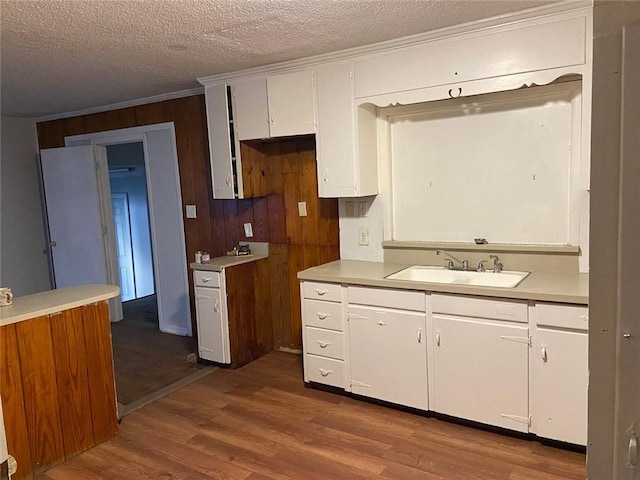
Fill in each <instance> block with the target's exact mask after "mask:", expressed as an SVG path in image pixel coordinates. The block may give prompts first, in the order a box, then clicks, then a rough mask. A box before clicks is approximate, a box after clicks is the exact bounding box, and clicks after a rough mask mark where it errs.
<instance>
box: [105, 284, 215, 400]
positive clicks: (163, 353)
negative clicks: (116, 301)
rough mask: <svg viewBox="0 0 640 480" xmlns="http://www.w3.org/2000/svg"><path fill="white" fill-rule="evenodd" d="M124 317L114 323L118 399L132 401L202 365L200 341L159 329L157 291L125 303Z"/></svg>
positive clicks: (199, 368)
mask: <svg viewBox="0 0 640 480" xmlns="http://www.w3.org/2000/svg"><path fill="white" fill-rule="evenodd" d="M122 307H123V312H124V319H123V320H121V321H120V322H117V323H112V324H111V336H112V342H113V360H114V367H115V377H116V393H117V396H118V403H120V404H122V405H125V406H126V405H129V404H132V403H133V402H136V401H139V400H140V399H143V398H145V397H147V396H149V395H151V394H153V393H154V392H156V391H158V390H160V389H162V388H163V387H166V386H168V385H171V384H172V383H174V382H177V381H179V380H182V379H184V378H186V377H189V376H191V375H193V374H194V373H197V372H198V371H199V370H201V369H202V368H203V366H202V365H199V364H197V363H196V354H195V352H196V349H197V342H196V339H195V338H193V337H181V336H178V335H171V334H168V333H162V332H160V330H158V306H157V299H156V296H155V295H149V296H147V297H143V298H139V299H136V300H130V301H128V302H124V303H123V304H122Z"/></svg>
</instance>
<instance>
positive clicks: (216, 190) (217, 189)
mask: <svg viewBox="0 0 640 480" xmlns="http://www.w3.org/2000/svg"><path fill="white" fill-rule="evenodd" d="M204 96H205V102H206V107H207V126H208V131H209V153H210V157H211V158H210V160H211V179H212V183H213V198H226V199H231V198H234V197H235V191H234V168H233V163H234V161H235V158H234V156H233V155H232V148H231V136H230V134H229V109H228V103H227V86H226V85H224V84H222V85H207V86H206V87H205V89H204Z"/></svg>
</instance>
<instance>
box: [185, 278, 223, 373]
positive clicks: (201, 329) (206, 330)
mask: <svg viewBox="0 0 640 480" xmlns="http://www.w3.org/2000/svg"><path fill="white" fill-rule="evenodd" d="M193 275H194V284H195V297H196V322H197V325H198V354H199V356H200V358H203V359H205V360H209V361H212V362H219V363H230V362H231V354H230V348H229V321H228V314H227V302H226V292H225V281H224V274H223V273H219V272H208V271H198V270H196V271H194V272H193Z"/></svg>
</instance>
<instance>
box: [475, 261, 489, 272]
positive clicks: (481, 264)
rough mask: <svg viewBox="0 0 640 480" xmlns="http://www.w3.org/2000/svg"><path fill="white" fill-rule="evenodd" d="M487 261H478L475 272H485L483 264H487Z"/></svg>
mask: <svg viewBox="0 0 640 480" xmlns="http://www.w3.org/2000/svg"><path fill="white" fill-rule="evenodd" d="M488 261H489V260H480V261H479V262H478V268H476V270H477V271H478V272H484V271H486V270H487V269H486V268H485V267H484V264H485V262H488Z"/></svg>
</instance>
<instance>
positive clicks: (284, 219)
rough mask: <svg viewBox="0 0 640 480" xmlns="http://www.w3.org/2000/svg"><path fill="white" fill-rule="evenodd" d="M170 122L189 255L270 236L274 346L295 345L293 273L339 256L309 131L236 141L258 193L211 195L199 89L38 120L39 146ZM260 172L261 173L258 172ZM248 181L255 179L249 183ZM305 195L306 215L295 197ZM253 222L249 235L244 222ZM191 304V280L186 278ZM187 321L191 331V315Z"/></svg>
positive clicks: (333, 214) (332, 206)
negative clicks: (191, 213) (192, 209)
mask: <svg viewBox="0 0 640 480" xmlns="http://www.w3.org/2000/svg"><path fill="white" fill-rule="evenodd" d="M163 122H174V126H175V132H176V146H177V152H178V166H179V173H180V186H181V189H182V203H183V207H184V205H187V204H190V205H196V208H197V212H198V218H195V219H188V218H185V220H184V222H185V224H184V225H185V239H186V247H187V258H186V259H185V261H186V262H187V264H188V263H190V262H192V261H193V256H194V253H195V251H196V250H206V251H208V252H209V253H211V255H212V256H220V255H224V254H225V253H226V251H228V250H230V249H231V248H232V247H233V245H235V244H236V243H237V242H239V241H245V240H251V241H256V242H269V243H270V256H269V264H270V268H269V273H268V275H266V277H267V278H264V279H260V280H262V281H264V282H270V285H271V289H270V290H271V296H272V305H271V310H272V313H273V322H274V343H275V346H276V348H279V347H286V348H300V347H301V320H300V294H299V288H298V280H297V278H296V274H297V272H298V271H299V270H302V269H304V268H308V267H311V266H314V265H319V264H321V263H325V262H328V261H331V260H336V259H338V258H339V256H340V251H339V250H340V249H339V231H338V205H337V201H336V200H333V199H319V198H318V196H317V190H318V189H317V177H316V161H315V147H314V143H315V142H314V141H313V137H311V138H309V137H301V138H290V139H283V140H281V141H277V142H264V143H261V142H252V143H251V144H247V145H243V147H242V158H243V163H245V168H250V169H254V170H255V172H259V175H249V176H248V179H247V180H248V181H247V185H248V188H249V189H251V188H255V190H254V191H255V192H257V194H260V195H261V196H260V197H255V198H249V199H243V200H213V199H212V196H213V194H212V185H211V173H210V163H209V145H208V140H207V124H206V113H205V104H204V96H203V95H197V96H192V97H185V98H180V99H174V100H167V101H164V102H158V103H152V104H146V105H140V106H136V107H129V108H124V109H119V110H113V111H108V112H102V113H95V114H91V115H84V116H79V117H72V118H66V119H61V120H52V121H48V122H42V123H38V125H37V127H38V143H39V146H40V148H53V147H62V146H64V137H65V136H69V135H79V134H84V133H94V132H102V131H108V130H116V129H121V128H129V127H136V126H142V125H151V124H155V123H163ZM263 174H264V175H263ZM254 183H257V186H255V187H252V186H251V185H253V184H254ZM299 201H306V202H307V212H308V216H307V217H300V216H298V202H299ZM249 222H251V223H252V224H253V231H254V237H253V238H251V239H247V238H245V236H244V229H243V224H244V223H249ZM189 290H190V296H191V302H192V305H191V311H192V315H193V316H195V308H194V304H193V300H194V296H193V283H192V281H190V285H189ZM192 325H193V329H194V331H196V325H195V318H192Z"/></svg>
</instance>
